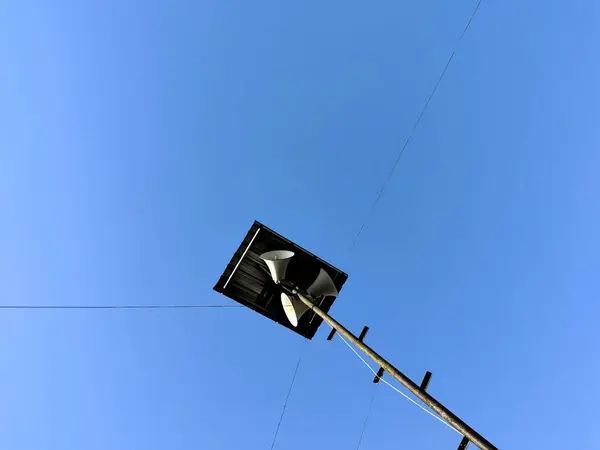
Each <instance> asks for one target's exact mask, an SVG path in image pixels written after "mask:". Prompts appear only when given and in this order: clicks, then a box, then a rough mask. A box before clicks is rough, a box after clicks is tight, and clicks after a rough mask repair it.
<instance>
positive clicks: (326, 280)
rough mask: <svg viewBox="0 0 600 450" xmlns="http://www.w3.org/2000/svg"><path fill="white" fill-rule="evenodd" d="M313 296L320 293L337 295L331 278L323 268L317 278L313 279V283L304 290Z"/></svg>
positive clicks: (317, 295)
mask: <svg viewBox="0 0 600 450" xmlns="http://www.w3.org/2000/svg"><path fill="white" fill-rule="evenodd" d="M306 292H308V293H309V294H310V295H312V296H313V297H319V296H321V295H331V296H333V297H337V296H338V294H339V292H338V290H337V288H336V287H335V284H333V280H332V279H331V277H330V276H329V274H328V273H327V271H326V270H325V269H321V270H320V271H319V275H318V276H317V279H316V280H315V281H313V284H311V285H310V287H309V288H308V289H307V290H306Z"/></svg>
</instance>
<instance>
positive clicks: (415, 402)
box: [337, 333, 461, 434]
mask: <svg viewBox="0 0 600 450" xmlns="http://www.w3.org/2000/svg"><path fill="white" fill-rule="evenodd" d="M337 335H338V336H339V338H340V339H341V340H342V341H343V342H344V343H345V344H346V345H347V346H348V348H349V349H350V350H352V352H353V353H354V354H355V355H356V356H358V358H359V359H360V360H361V361H362V362H363V363H364V365H365V366H367V367H368V368H369V370H370V371H371V372H373V374H374V375H377V372H376V371H375V369H373V368H372V367H371V365H370V364H369V363H368V362H367V361H366V360H365V359H364V358H363V357H362V356H361V355H360V354H359V353H358V352H357V351H356V350H355V349H354V347H352V345H350V344H349V343H348V341H346V339H344V337H343V336H341V335H340V334H339V333H337ZM380 381H383V382H384V383H385V384H387V385H388V386H389V387H391V388H392V389H393V390H394V391H396V392H397V393H398V394H400V395H401V396H402V397H404V398H405V399H407V400H408V401H410V402H411V403H413V404H415V405H417V406H418V407H419V408H421V409H422V410H423V411H425V412H426V413H427V414H429V415H430V416H431V417H434V418H435V419H437V420H439V421H440V422H442V423H443V424H444V425H446V426H447V427H448V428H451V429H452V430H454V431H456V432H457V433H458V434H461V433H460V432H459V431H458V430H456V429H455V428H454V427H453V426H452V425H450V424H449V423H448V422H446V421H445V420H444V419H442V418H441V417H440V416H438V415H437V414H435V413H433V412H431V411H430V410H429V409H427V408H425V407H424V406H423V405H421V404H420V403H418V402H417V401H416V400H414V399H413V398H411V397H409V396H408V395H406V394H405V393H404V392H402V391H401V390H400V389H398V388H397V387H396V386H394V385H393V384H390V383H389V382H388V381H387V380H385V379H384V378H380Z"/></svg>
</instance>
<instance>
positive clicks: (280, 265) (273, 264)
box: [260, 250, 294, 284]
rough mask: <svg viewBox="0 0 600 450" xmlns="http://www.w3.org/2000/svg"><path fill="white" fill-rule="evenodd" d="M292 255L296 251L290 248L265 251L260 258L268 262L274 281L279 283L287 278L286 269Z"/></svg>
mask: <svg viewBox="0 0 600 450" xmlns="http://www.w3.org/2000/svg"><path fill="white" fill-rule="evenodd" d="M292 256H294V252H290V251H289V250H274V251H272V252H266V253H263V254H262V255H260V258H261V259H262V260H263V261H264V262H266V263H267V267H269V271H270V272H271V278H273V281H274V282H275V283H277V284H279V282H280V281H281V280H283V279H284V278H285V270H286V269H287V266H288V263H289V262H290V259H291V258H292Z"/></svg>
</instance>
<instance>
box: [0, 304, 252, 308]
mask: <svg viewBox="0 0 600 450" xmlns="http://www.w3.org/2000/svg"><path fill="white" fill-rule="evenodd" d="M198 308H242V305H0V309H198Z"/></svg>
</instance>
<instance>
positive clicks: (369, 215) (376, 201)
mask: <svg viewBox="0 0 600 450" xmlns="http://www.w3.org/2000/svg"><path fill="white" fill-rule="evenodd" d="M482 1H483V0H479V2H477V6H475V9H474V10H473V13H472V14H471V17H470V18H469V21H468V22H467V25H466V26H465V29H464V30H463V32H462V34H461V35H460V38H459V39H458V42H457V43H456V45H455V46H454V50H453V51H452V54H451V55H450V57H449V58H448V61H446V65H445V66H444V70H442V73H441V74H440V76H439V78H438V80H437V82H436V83H435V86H434V87H433V90H432V91H431V93H430V94H429V97H428V98H427V101H426V102H425V105H424V106H423V109H422V110H421V113H420V114H419V115H418V117H417V120H416V122H415V124H414V125H413V127H412V130H411V131H410V133H409V135H408V138H407V139H406V141H405V142H404V145H403V146H402V149H401V150H400V153H399V154H398V157H397V158H396V161H395V162H394V165H393V166H392V170H390V172H389V174H388V176H387V178H386V179H385V181H384V182H383V184H382V185H381V188H380V189H379V192H378V193H377V196H376V197H375V201H374V202H373V203H372V204H371V208H370V209H369V212H368V213H367V216H366V217H365V220H364V221H363V223H362V225H361V226H360V228H359V230H358V233H356V236H354V239H353V240H352V244H351V245H350V249H349V250H352V248H353V247H354V244H355V243H356V241H357V240H358V237H359V236H360V235H361V233H362V231H363V229H364V228H365V225H366V224H367V221H368V220H369V218H370V217H371V215H372V214H373V212H374V211H375V207H376V206H377V204H378V203H379V200H381V196H382V195H383V191H385V188H386V187H387V185H388V183H389V182H390V180H391V179H392V176H393V175H394V172H395V171H396V167H397V166H398V163H399V162H400V159H401V158H402V155H403V154H404V150H406V147H407V146H408V143H409V142H410V140H411V139H412V137H413V134H414V133H415V130H416V129H417V127H418V126H419V123H420V122H421V118H422V117H423V115H424V114H425V111H426V110H427V107H428V106H429V102H431V99H432V98H433V96H434V94H435V92H436V91H437V88H438V86H439V85H440V83H441V82H442V79H443V78H444V75H445V74H446V71H447V70H448V67H449V66H450V63H451V62H452V59H453V58H454V55H455V54H456V52H457V50H458V48H459V47H460V44H461V42H462V40H463V38H464V37H465V34H466V33H467V30H468V29H469V27H470V26H471V22H472V21H473V18H474V17H475V14H477V11H478V10H479V6H481V2H482Z"/></svg>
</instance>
